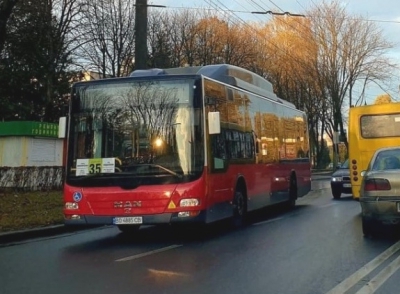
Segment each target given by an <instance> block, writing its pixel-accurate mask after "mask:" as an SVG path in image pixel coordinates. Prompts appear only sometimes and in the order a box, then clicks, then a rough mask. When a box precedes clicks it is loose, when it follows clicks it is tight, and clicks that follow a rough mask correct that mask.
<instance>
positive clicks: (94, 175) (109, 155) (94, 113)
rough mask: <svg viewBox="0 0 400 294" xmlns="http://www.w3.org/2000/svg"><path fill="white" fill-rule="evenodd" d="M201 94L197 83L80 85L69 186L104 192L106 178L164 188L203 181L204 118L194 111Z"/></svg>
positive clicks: (73, 107) (74, 111)
mask: <svg viewBox="0 0 400 294" xmlns="http://www.w3.org/2000/svg"><path fill="white" fill-rule="evenodd" d="M196 91H200V89H198V90H197V89H196V86H195V79H194V78H191V79H190V78H186V79H183V78H181V79H156V80H155V79H151V80H143V79H140V80H132V79H129V80H124V79H115V80H110V81H108V82H107V83H104V82H103V83H93V84H88V85H86V84H85V83H81V84H77V85H76V86H75V87H74V89H73V92H72V93H73V95H72V105H71V120H70V128H69V129H70V133H69V149H70V152H69V158H68V169H67V181H70V182H71V181H78V180H79V185H83V186H84V185H85V183H90V182H91V181H96V186H99V185H101V183H104V185H106V184H105V182H107V181H103V179H104V178H105V177H110V178H113V179H115V178H132V177H140V178H147V181H146V184H152V183H154V184H159V183H160V180H161V181H162V180H165V179H168V181H169V182H170V181H171V179H174V180H173V181H175V182H181V181H183V180H185V179H193V177H196V176H200V174H201V172H202V170H203V166H204V149H203V148H202V146H204V144H203V138H204V136H203V126H202V124H203V123H202V121H203V120H202V115H203V114H202V110H201V107H197V108H195V107H194V106H193V105H194V102H193V100H194V96H195V95H194V93H195V92H196ZM149 178H152V179H154V181H152V180H149ZM96 179H97V180H96ZM99 179H101V180H100V181H99ZM93 184H94V183H93Z"/></svg>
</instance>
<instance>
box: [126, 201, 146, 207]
mask: <svg viewBox="0 0 400 294" xmlns="http://www.w3.org/2000/svg"><path fill="white" fill-rule="evenodd" d="M124 207H125V208H130V207H142V201H125V203H124Z"/></svg>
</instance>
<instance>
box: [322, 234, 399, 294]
mask: <svg viewBox="0 0 400 294" xmlns="http://www.w3.org/2000/svg"><path fill="white" fill-rule="evenodd" d="M399 249H400V241H399V242H397V243H395V244H393V245H392V246H391V247H389V248H388V249H386V250H385V251H384V252H382V253H381V254H379V255H378V256H377V257H375V258H374V259H373V260H371V261H370V262H368V263H367V264H366V265H364V266H363V267H361V268H360V269H359V270H358V271H356V272H355V273H354V274H352V275H351V276H350V277H348V278H347V279H345V280H344V281H343V282H341V283H340V284H338V285H336V287H334V288H333V289H332V290H330V291H329V292H327V294H343V293H345V292H346V291H347V290H349V289H350V288H351V287H353V286H354V285H355V284H357V283H358V282H359V281H360V280H361V279H362V278H363V277H365V276H366V275H368V274H369V273H370V272H372V271H373V270H374V269H376V268H377V267H378V266H380V265H381V264H382V263H383V262H384V261H385V260H387V259H388V258H389V257H390V256H392V255H393V254H394V253H396V251H398V250H399Z"/></svg>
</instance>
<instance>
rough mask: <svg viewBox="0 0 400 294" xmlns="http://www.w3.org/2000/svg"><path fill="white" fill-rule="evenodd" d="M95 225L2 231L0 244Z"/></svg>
mask: <svg viewBox="0 0 400 294" xmlns="http://www.w3.org/2000/svg"><path fill="white" fill-rule="evenodd" d="M89 228H93V227H67V226H65V225H63V224H60V225H54V226H47V227H40V228H33V229H26V230H20V231H10V232H5V233H0V244H8V243H15V242H21V241H25V240H28V239H35V238H41V237H51V236H55V235H61V234H64V233H71V232H76V231H82V230H86V229H89Z"/></svg>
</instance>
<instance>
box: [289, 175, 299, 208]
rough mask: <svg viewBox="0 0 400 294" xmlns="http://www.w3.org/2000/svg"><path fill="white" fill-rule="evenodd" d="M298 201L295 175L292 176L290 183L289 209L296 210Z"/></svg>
mask: <svg viewBox="0 0 400 294" xmlns="http://www.w3.org/2000/svg"><path fill="white" fill-rule="evenodd" d="M296 200H297V179H296V176H295V175H294V174H292V175H291V176H290V183H289V200H288V202H287V205H288V207H289V208H294V207H295V206H296Z"/></svg>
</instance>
